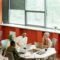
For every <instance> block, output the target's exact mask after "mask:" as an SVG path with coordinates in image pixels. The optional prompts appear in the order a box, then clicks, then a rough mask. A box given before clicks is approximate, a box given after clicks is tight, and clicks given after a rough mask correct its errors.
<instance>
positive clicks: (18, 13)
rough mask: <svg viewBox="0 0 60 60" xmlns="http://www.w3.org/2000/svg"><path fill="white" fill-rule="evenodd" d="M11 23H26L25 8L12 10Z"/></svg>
mask: <svg viewBox="0 0 60 60" xmlns="http://www.w3.org/2000/svg"><path fill="white" fill-rule="evenodd" d="M9 13H10V16H9V23H12V24H22V25H25V11H24V10H10V12H9Z"/></svg>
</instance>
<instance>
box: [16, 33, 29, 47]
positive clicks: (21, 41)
mask: <svg viewBox="0 0 60 60" xmlns="http://www.w3.org/2000/svg"><path fill="white" fill-rule="evenodd" d="M27 40H28V37H27V36H26V33H23V34H22V36H19V37H17V40H16V43H17V44H18V45H19V46H20V47H23V48H24V47H26V44H27Z"/></svg>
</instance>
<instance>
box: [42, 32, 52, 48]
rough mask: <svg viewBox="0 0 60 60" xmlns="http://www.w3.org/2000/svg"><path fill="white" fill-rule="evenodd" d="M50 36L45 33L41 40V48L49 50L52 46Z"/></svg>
mask: <svg viewBox="0 0 60 60" xmlns="http://www.w3.org/2000/svg"><path fill="white" fill-rule="evenodd" d="M49 36H50V34H49V33H48V32H45V33H44V35H43V39H42V47H43V48H50V47H51V46H52V42H51V40H50V38H49Z"/></svg>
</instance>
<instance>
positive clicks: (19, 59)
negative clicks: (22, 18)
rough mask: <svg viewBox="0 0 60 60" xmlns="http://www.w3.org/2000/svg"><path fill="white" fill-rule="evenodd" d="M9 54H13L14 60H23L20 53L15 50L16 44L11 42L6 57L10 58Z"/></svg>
mask: <svg viewBox="0 0 60 60" xmlns="http://www.w3.org/2000/svg"><path fill="white" fill-rule="evenodd" d="M8 52H10V53H12V54H13V58H14V60H21V58H20V57H19V55H18V52H17V51H16V49H15V42H14V41H11V42H10V46H9V47H8V48H7V50H6V53H5V55H6V56H7V57H8Z"/></svg>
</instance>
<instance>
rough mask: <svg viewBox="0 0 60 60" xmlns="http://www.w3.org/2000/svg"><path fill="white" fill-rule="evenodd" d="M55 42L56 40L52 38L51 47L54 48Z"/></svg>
mask: <svg viewBox="0 0 60 60" xmlns="http://www.w3.org/2000/svg"><path fill="white" fill-rule="evenodd" d="M56 42H57V39H56V38H53V39H52V47H55V44H56Z"/></svg>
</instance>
